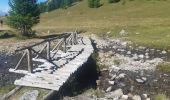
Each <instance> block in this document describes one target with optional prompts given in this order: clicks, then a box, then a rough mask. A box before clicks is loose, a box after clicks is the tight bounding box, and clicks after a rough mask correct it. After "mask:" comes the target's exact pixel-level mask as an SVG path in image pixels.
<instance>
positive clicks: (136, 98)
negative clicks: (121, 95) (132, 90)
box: [132, 95, 141, 100]
mask: <svg viewBox="0 0 170 100" xmlns="http://www.w3.org/2000/svg"><path fill="white" fill-rule="evenodd" d="M132 99H133V100H141V97H140V96H139V95H134V96H133V98H132Z"/></svg>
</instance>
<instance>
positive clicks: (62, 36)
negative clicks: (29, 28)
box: [15, 33, 71, 52]
mask: <svg viewBox="0 0 170 100" xmlns="http://www.w3.org/2000/svg"><path fill="white" fill-rule="evenodd" d="M70 34H71V33H63V34H62V35H61V36H58V37H54V38H50V39H46V40H44V41H42V42H39V43H35V44H33V45H30V46H26V47H23V48H20V49H17V50H15V52H19V51H22V50H26V49H29V48H32V47H35V46H37V45H40V44H43V43H46V42H48V41H53V40H56V39H61V38H64V37H69V36H70Z"/></svg>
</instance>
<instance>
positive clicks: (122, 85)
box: [64, 35, 170, 100]
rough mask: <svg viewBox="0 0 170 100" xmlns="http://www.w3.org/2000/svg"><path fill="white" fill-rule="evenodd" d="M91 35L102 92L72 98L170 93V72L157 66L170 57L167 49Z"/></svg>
mask: <svg viewBox="0 0 170 100" xmlns="http://www.w3.org/2000/svg"><path fill="white" fill-rule="evenodd" d="M91 38H92V40H94V43H95V44H96V47H97V51H98V61H97V62H98V65H99V66H100V67H101V73H100V76H99V80H97V82H96V83H97V87H98V89H97V91H101V92H100V93H99V94H100V95H101V94H102V96H98V95H95V94H96V93H84V94H82V95H78V96H76V97H73V98H72V99H74V100H80V99H85V100H152V99H153V97H154V95H156V94H159V93H163V94H166V95H167V96H170V95H169V94H170V75H169V74H165V73H162V72H160V71H158V70H157V69H156V66H157V65H158V64H161V63H162V62H164V61H168V60H169V53H168V52H167V51H165V50H159V49H151V48H146V47H143V46H136V47H132V46H130V45H131V42H125V41H121V40H119V39H109V38H103V39H101V38H98V37H97V36H95V35H91ZM69 99H70V98H68V97H66V98H65V99H64V100H69Z"/></svg>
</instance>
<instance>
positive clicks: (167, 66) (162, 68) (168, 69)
mask: <svg viewBox="0 0 170 100" xmlns="http://www.w3.org/2000/svg"><path fill="white" fill-rule="evenodd" d="M157 68H158V69H159V70H160V71H163V72H167V73H170V63H163V64H160V65H158V66H157Z"/></svg>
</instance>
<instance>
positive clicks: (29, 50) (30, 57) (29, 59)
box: [27, 48, 33, 73]
mask: <svg viewBox="0 0 170 100" xmlns="http://www.w3.org/2000/svg"><path fill="white" fill-rule="evenodd" d="M27 59H28V72H29V73H32V72H33V62H32V51H31V49H30V48H29V49H27Z"/></svg>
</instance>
